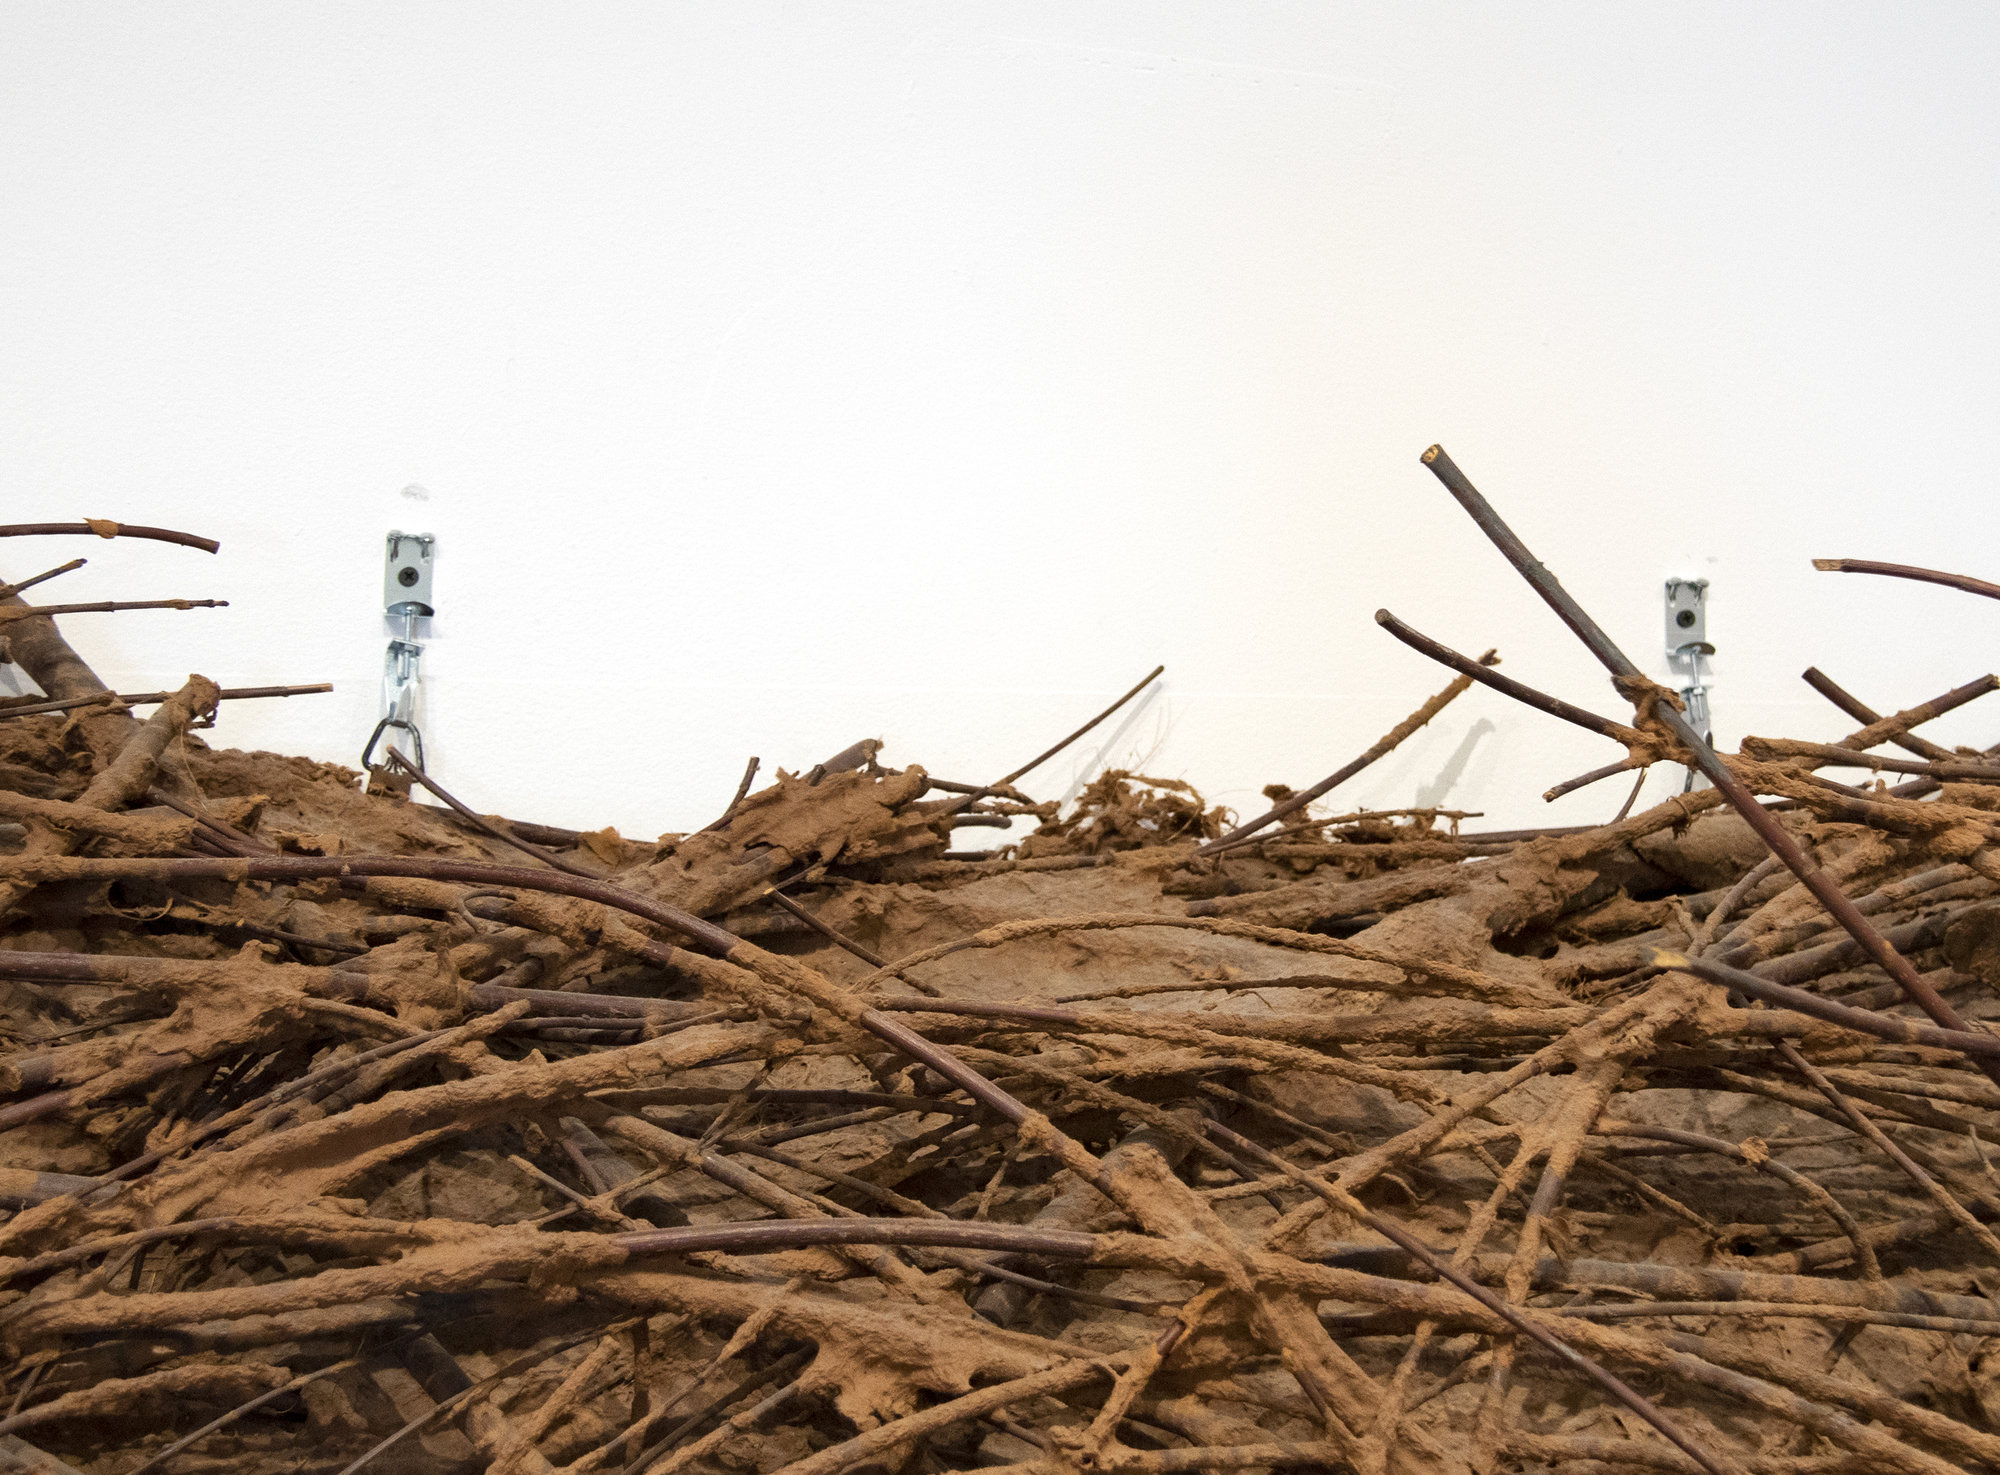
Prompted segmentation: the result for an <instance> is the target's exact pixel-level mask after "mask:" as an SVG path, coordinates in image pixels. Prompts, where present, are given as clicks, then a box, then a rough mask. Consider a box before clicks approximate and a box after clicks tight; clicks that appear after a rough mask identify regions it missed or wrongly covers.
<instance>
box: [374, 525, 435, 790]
mask: <svg viewBox="0 0 2000 1475" xmlns="http://www.w3.org/2000/svg"><path fill="white" fill-rule="evenodd" d="M436 551H437V540H436V539H435V538H433V537H432V536H431V535H430V534H429V533H406V532H403V531H401V530H400V529H396V530H392V531H391V532H390V534H389V538H388V544H387V549H386V557H385V558H384V561H383V568H382V612H383V614H384V615H386V616H387V617H388V620H389V628H390V631H391V632H392V638H391V639H390V641H389V649H388V651H387V653H386V654H385V656H384V658H383V663H382V720H381V721H380V722H377V723H376V724H375V730H374V731H373V732H372V733H370V734H369V735H368V746H367V747H365V748H363V749H362V751H361V766H362V767H363V768H364V769H366V770H368V787H369V789H370V790H371V791H374V790H377V789H381V788H385V787H386V788H396V787H400V788H401V789H402V790H403V791H404V792H407V791H408V788H409V785H408V783H407V781H405V782H403V783H402V784H401V785H400V786H399V785H397V784H396V782H395V778H394V776H393V775H392V774H390V772H389V771H388V768H387V766H386V765H383V764H379V763H377V762H375V745H376V744H377V743H379V742H380V741H381V740H382V736H383V734H384V733H386V732H389V731H390V730H392V729H393V730H395V731H396V732H398V733H400V734H402V735H403V741H402V742H400V743H398V744H397V745H398V746H399V747H401V748H403V749H405V750H406V751H407V752H408V754H409V757H410V761H411V762H413V763H415V764H416V766H417V768H418V769H419V770H420V771H421V770H422V768H423V766H424V735H423V733H422V732H421V731H419V730H418V728H417V698H418V696H419V695H420V694H421V687H422V677H421V673H420V671H419V669H418V662H419V660H420V659H421V658H422V656H423V653H424V648H423V647H422V646H421V645H419V644H418V643H417V621H418V620H420V619H424V618H427V617H428V616H430V615H434V614H436V613H437V610H436V608H435V606H434V605H433V604H432V602H431V563H432V558H433V555H434V554H435V553H436ZM391 741H395V740H394V739H392V740H391Z"/></svg>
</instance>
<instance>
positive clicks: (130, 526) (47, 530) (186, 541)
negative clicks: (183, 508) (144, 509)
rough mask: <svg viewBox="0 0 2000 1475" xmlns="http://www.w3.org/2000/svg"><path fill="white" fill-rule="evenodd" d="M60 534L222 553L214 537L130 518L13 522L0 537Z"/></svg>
mask: <svg viewBox="0 0 2000 1475" xmlns="http://www.w3.org/2000/svg"><path fill="white" fill-rule="evenodd" d="M59 534H70V535H73V536H78V537H82V536H90V537H97V538H147V539H150V540H151V541H153V542H155V543H178V544H180V545H181V547H183V548H199V549H200V550H201V551H202V552H204V553H220V552H221V551H222V545H221V544H220V543H218V542H216V541H215V539H213V538H198V537H196V536H195V535H194V534H193V533H177V532H175V531H174V530H173V529H172V528H142V527H139V526H138V525H137V524H134V523H129V522H111V521H109V520H108V519H95V520H93V521H92V522H13V523H7V524H5V525H0V538H39V537H48V536H52V535H59Z"/></svg>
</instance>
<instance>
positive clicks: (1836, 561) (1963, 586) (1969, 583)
mask: <svg viewBox="0 0 2000 1475" xmlns="http://www.w3.org/2000/svg"><path fill="white" fill-rule="evenodd" d="M1813 567H1814V568H1816V569H1819V570H1820V571H1821V572H1822V573H1829V574H1887V575H1888V576H1889V577H1890V578H1892V579H1917V580H1919V581H1921V582H1922V583H1925V584H1942V585H1944V586H1945V588H1947V589H1957V590H1960V591H1961V592H1963V593H1966V594H1984V595H1985V596H1986V597H1987V598H1988V599H2000V584H1989V583H1987V582H1986V580H1984V579H1975V578H1973V577H1972V575H1970V574H1946V573H1940V572H1939V571H1938V570H1936V569H1934V568H1916V567H1914V566H1912V565H1910V564H1907V563H1876V562H1875V561H1873V560H1872V559H1867V558H1815V559H1814V560H1813Z"/></svg>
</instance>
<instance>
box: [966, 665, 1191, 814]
mask: <svg viewBox="0 0 2000 1475" xmlns="http://www.w3.org/2000/svg"><path fill="white" fill-rule="evenodd" d="M1166 669H1167V668H1166V667H1165V666H1155V667H1153V669H1152V670H1150V671H1148V672H1147V673H1146V676H1145V679H1144V680H1143V681H1141V682H1140V683H1139V684H1138V685H1137V686H1135V687H1133V688H1132V689H1131V690H1130V691H1128V692H1126V693H1125V695H1124V696H1122V697H1120V698H1119V699H1118V700H1117V701H1115V702H1113V703H1112V704H1111V705H1110V706H1108V707H1106V708H1105V709H1104V710H1103V711H1102V712H1099V713H1098V714H1097V715H1096V716H1095V717H1093V718H1091V719H1090V721H1088V722H1086V723H1084V724H1083V726H1081V727H1079V728H1078V729H1077V730H1076V731H1075V732H1073V733H1071V734H1070V735H1069V736H1068V737H1066V738H1064V739H1063V740H1062V741H1061V742H1059V743H1057V744H1056V745H1055V746H1054V747H1053V748H1050V749H1049V750H1048V751H1047V752H1045V753H1039V754H1037V755H1036V756H1035V757H1033V758H1030V759H1029V760H1028V761H1027V762H1026V763H1023V764H1022V765H1021V766H1020V767H1019V768H1017V769H1015V770H1014V771H1013V772H1012V773H1010V774H1008V775H1007V776H1006V777H1005V778H1003V779H995V780H994V781H993V782H992V783H991V784H988V785H987V786H986V787H985V788H983V789H974V790H973V791H972V792H971V793H968V794H962V795H960V796H959V797H958V798H957V799H955V800H953V801H952V802H951V803H949V804H947V805H945V806H944V808H942V809H940V810H939V811H938V812H937V817H938V818H943V817H945V816H947V815H953V814H957V813H958V812H959V810H961V809H964V808H966V807H968V806H969V805H971V804H972V803H974V802H975V801H977V800H980V799H985V798H987V797H989V796H990V795H993V794H996V793H998V792H999V791H1000V790H1002V789H1004V788H1006V787H1007V786H1008V785H1009V784H1011V783H1013V782H1014V780H1015V779H1017V778H1021V777H1023V776H1025V775H1027V774H1030V773H1033V772H1034V771H1035V770H1036V769H1037V768H1040V767H1041V766H1042V765H1043V764H1044V763H1046V762H1048V761H1049V760H1050V759H1051V758H1053V757H1055V756H1056V754H1058V753H1060V752H1061V751H1062V750H1063V749H1064V748H1067V747H1068V746H1069V745H1070V744H1071V743H1073V742H1075V741H1076V740H1077V739H1078V738H1080V737H1082V736H1083V735H1084V734H1085V733H1087V732H1089V731H1090V730H1091V729H1092V728H1093V727H1095V726H1097V725H1098V723H1100V722H1102V721H1103V720H1104V719H1105V718H1107V717H1109V716H1110V715H1111V714H1112V713H1113V712H1116V711H1117V710H1118V709H1119V708H1120V707H1122V706H1124V705H1125V704H1126V703H1127V702H1129V701H1131V700H1132V698H1134V697H1135V696H1137V695H1138V694H1139V693H1140V692H1142V691H1144V690H1145V689H1146V688H1147V687H1149V686H1151V685H1152V684H1153V682H1154V681H1155V680H1157V679H1158V678H1159V676H1160V673H1161V672H1163V671H1165V670H1166Z"/></svg>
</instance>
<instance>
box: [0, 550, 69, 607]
mask: <svg viewBox="0 0 2000 1475" xmlns="http://www.w3.org/2000/svg"><path fill="white" fill-rule="evenodd" d="M89 562H90V560H89V559H87V558H72V559H71V560H70V561H69V562H68V563H59V564H57V565H56V566H55V567H54V568H52V569H48V570H46V571H44V572H42V573H39V574H36V575H35V576H34V577H33V578H32V579H23V580H21V582H20V583H18V584H8V585H6V586H4V587H0V599H12V598H13V597H14V596H15V595H16V594H19V593H20V592H21V591H22V590H23V589H32V588H34V587H35V585H37V584H46V583H47V582H48V581H49V580H50V579H53V578H54V577H55V576H56V575H57V574H66V573H69V572H70V571H71V570H72V569H80V568H82V567H83V566H84V565H85V564H86V563H89Z"/></svg>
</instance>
